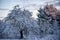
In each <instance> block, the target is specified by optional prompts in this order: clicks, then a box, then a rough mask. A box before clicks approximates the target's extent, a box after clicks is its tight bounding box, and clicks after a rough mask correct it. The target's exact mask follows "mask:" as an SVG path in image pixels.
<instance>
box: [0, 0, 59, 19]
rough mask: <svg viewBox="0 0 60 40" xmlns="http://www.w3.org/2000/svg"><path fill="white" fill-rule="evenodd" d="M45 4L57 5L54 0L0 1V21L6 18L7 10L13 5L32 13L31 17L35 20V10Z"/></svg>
mask: <svg viewBox="0 0 60 40" xmlns="http://www.w3.org/2000/svg"><path fill="white" fill-rule="evenodd" d="M47 3H52V4H54V3H57V4H58V2H57V1H55V0H0V19H2V18H4V17H6V16H7V14H8V12H9V10H11V9H12V8H13V7H14V6H15V5H17V4H18V5H20V8H22V9H23V8H25V9H28V10H30V11H32V12H33V13H34V14H33V17H35V18H36V13H37V10H38V9H39V8H40V7H41V6H43V5H45V4H47Z"/></svg>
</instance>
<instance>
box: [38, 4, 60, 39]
mask: <svg viewBox="0 0 60 40" xmlns="http://www.w3.org/2000/svg"><path fill="white" fill-rule="evenodd" d="M46 7H47V8H46ZM46 7H44V8H40V9H39V10H38V12H39V14H38V25H39V26H40V35H41V37H42V36H43V37H44V36H46V35H56V34H57V35H56V36H58V33H59V32H57V31H59V29H58V27H59V26H58V23H57V21H56V20H55V17H54V15H53V14H54V13H55V11H51V9H50V5H49V6H46ZM52 9H54V8H52ZM52 17H53V18H54V19H53V18H52ZM57 40H58V38H57Z"/></svg>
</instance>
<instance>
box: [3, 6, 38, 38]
mask: <svg viewBox="0 0 60 40" xmlns="http://www.w3.org/2000/svg"><path fill="white" fill-rule="evenodd" d="M31 16H32V14H31V12H29V11H28V10H21V9H20V8H19V6H18V5H17V6H15V7H14V9H13V10H12V11H11V13H9V14H8V16H7V17H6V18H5V19H4V21H5V22H6V23H8V24H11V25H12V26H13V27H14V28H15V29H17V30H18V32H20V37H21V38H23V37H26V36H29V35H31V34H33V35H37V34H39V26H38V24H37V22H36V21H35V20H34V19H33V18H32V17H31Z"/></svg>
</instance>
